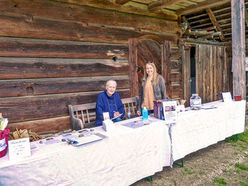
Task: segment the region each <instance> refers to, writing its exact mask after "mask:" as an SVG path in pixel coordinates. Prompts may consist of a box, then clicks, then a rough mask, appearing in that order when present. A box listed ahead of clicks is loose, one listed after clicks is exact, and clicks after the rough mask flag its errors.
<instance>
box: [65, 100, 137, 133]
mask: <svg viewBox="0 0 248 186" xmlns="http://www.w3.org/2000/svg"><path fill="white" fill-rule="evenodd" d="M122 103H123V105H124V109H125V118H126V115H127V112H128V110H130V112H131V114H132V115H135V114H136V112H137V106H138V97H132V98H124V99H122ZM68 108H69V114H70V118H71V123H72V129H73V130H78V129H80V128H90V127H94V126H95V120H96V103H87V104H82V105H69V106H68ZM78 125H80V126H78Z"/></svg>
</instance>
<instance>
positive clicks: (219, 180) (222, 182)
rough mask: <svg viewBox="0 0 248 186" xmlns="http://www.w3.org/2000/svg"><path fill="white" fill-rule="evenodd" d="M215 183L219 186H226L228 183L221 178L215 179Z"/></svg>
mask: <svg viewBox="0 0 248 186" xmlns="http://www.w3.org/2000/svg"><path fill="white" fill-rule="evenodd" d="M214 183H216V184H218V185H219V186H222V185H226V184H227V183H226V181H225V179H224V178H221V177H215V178H214Z"/></svg>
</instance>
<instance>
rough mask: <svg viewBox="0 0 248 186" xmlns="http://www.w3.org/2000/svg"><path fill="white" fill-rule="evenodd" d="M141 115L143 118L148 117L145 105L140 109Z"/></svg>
mask: <svg viewBox="0 0 248 186" xmlns="http://www.w3.org/2000/svg"><path fill="white" fill-rule="evenodd" d="M142 116H143V118H142V119H143V120H146V119H148V110H147V109H146V107H144V108H143V109H142Z"/></svg>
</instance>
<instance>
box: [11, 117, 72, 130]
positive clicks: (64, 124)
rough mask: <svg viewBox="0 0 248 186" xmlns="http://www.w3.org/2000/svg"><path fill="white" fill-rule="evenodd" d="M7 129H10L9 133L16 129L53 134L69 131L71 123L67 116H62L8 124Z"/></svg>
mask: <svg viewBox="0 0 248 186" xmlns="http://www.w3.org/2000/svg"><path fill="white" fill-rule="evenodd" d="M7 128H8V129H10V131H15V130H16V129H28V130H31V131H33V132H36V133H40V134H42V133H53V132H59V131H63V130H67V129H71V121H70V117H69V116H63V117H57V118H50V119H42V120H34V121H24V122H18V123H9V124H8V127H7Z"/></svg>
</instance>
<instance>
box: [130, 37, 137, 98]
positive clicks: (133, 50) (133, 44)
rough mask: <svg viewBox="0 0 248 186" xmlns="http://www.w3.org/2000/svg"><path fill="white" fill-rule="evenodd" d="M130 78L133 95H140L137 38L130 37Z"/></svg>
mask: <svg viewBox="0 0 248 186" xmlns="http://www.w3.org/2000/svg"><path fill="white" fill-rule="evenodd" d="M128 43H129V78H130V89H131V97H134V96H138V95H139V82H138V74H137V70H138V69H137V68H138V67H137V66H138V61H137V43H138V40H137V39H129V40H128Z"/></svg>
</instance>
